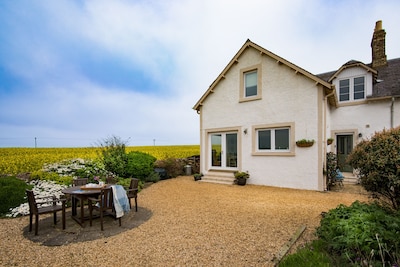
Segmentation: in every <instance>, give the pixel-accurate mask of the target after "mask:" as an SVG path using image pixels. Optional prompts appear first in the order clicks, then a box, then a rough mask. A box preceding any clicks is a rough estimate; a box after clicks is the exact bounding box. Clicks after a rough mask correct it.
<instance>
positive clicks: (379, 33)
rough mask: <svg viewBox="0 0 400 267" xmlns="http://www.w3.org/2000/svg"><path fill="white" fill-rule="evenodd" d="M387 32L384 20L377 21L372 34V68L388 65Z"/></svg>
mask: <svg viewBox="0 0 400 267" xmlns="http://www.w3.org/2000/svg"><path fill="white" fill-rule="evenodd" d="M385 36H386V32H385V30H384V29H382V21H381V20H378V21H377V22H376V23H375V30H374V35H373V36H372V41H371V48H372V68H374V69H375V68H379V67H383V66H386V65H387V60H386V49H385Z"/></svg>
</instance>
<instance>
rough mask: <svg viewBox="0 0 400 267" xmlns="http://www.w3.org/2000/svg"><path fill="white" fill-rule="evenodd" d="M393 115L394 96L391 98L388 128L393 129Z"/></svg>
mask: <svg viewBox="0 0 400 267" xmlns="http://www.w3.org/2000/svg"><path fill="white" fill-rule="evenodd" d="M393 114H394V96H392V104H391V105H390V128H392V129H393V116H394V115H393Z"/></svg>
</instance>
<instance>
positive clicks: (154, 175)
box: [145, 171, 160, 183]
mask: <svg viewBox="0 0 400 267" xmlns="http://www.w3.org/2000/svg"><path fill="white" fill-rule="evenodd" d="M158 181H160V175H159V174H158V173H156V172H154V171H153V172H151V173H150V174H149V176H147V177H146V179H145V182H151V183H157V182H158Z"/></svg>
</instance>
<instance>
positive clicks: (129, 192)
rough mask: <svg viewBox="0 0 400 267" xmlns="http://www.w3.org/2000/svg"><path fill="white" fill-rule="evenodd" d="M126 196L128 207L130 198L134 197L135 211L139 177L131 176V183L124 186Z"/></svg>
mask: <svg viewBox="0 0 400 267" xmlns="http://www.w3.org/2000/svg"><path fill="white" fill-rule="evenodd" d="M125 190H126V196H127V197H128V199H129V207H130V208H131V209H132V205H131V199H132V198H134V199H135V211H136V212H137V210H138V208H137V194H138V192H139V179H136V178H131V184H130V185H129V188H126V189H125Z"/></svg>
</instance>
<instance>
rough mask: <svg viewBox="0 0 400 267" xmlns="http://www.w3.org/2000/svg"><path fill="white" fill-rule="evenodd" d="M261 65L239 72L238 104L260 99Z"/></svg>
mask: <svg viewBox="0 0 400 267" xmlns="http://www.w3.org/2000/svg"><path fill="white" fill-rule="evenodd" d="M261 74H262V71H261V64H259V65H255V66H251V67H248V68H244V69H241V70H240V88H239V93H240V95H239V102H245V101H251V100H258V99H261V91H262V90H261V81H262V79H261V78H262V77H261Z"/></svg>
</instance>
